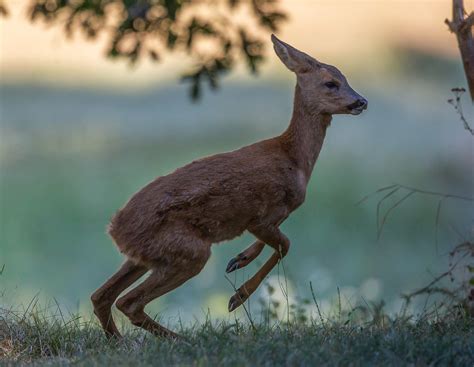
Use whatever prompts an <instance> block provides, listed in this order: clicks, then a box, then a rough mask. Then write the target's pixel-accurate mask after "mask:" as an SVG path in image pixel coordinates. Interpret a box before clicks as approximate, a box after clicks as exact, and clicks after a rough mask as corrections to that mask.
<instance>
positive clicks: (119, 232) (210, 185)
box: [92, 36, 366, 336]
mask: <svg viewBox="0 0 474 367" xmlns="http://www.w3.org/2000/svg"><path fill="white" fill-rule="evenodd" d="M272 41H273V43H274V47H275V51H276V53H277V55H278V56H279V57H280V59H281V60H282V61H283V63H284V64H285V65H286V66H287V67H288V68H289V69H290V70H292V71H294V72H295V73H296V75H297V86H296V91H295V100H294V111H293V117H292V119H291V122H290V125H289V127H288V129H287V130H286V131H285V132H284V133H283V134H281V135H280V136H277V137H275V138H271V139H268V140H264V141H260V142H258V143H255V144H252V145H249V146H246V147H243V148H241V149H238V150H236V151H233V152H228V153H222V154H216V155H213V156H210V157H206V158H203V159H200V160H197V161H194V162H192V163H190V164H188V165H186V166H184V167H182V168H179V169H177V170H176V171H175V172H173V173H171V174H169V175H167V176H163V177H158V178H157V179H155V180H154V181H152V182H151V183H149V184H148V185H146V186H145V187H144V188H143V189H141V190H140V191H138V192H137V193H136V194H135V195H133V196H132V198H131V199H130V200H129V201H128V203H127V204H126V205H125V206H124V207H123V208H122V209H120V210H119V211H118V213H117V214H116V215H115V216H114V218H113V219H112V221H111V224H110V228H109V233H110V235H111V236H112V238H113V239H114V241H115V243H116V244H117V246H118V248H119V250H120V251H121V252H122V253H123V254H124V255H125V256H126V257H127V258H128V259H129V260H128V261H127V262H126V263H125V264H124V265H123V266H122V268H121V269H120V270H119V271H118V273H116V274H115V275H114V276H113V277H112V278H111V279H110V280H109V281H108V282H107V283H105V284H104V285H103V286H102V287H101V288H99V289H98V290H97V291H96V292H95V293H94V294H93V295H92V301H93V303H94V309H95V313H96V315H97V316H98V317H99V320H100V321H101V323H102V326H103V327H104V329H105V331H106V332H107V333H108V334H109V335H116V336H119V335H120V334H119V332H118V330H117V328H116V326H115V324H114V322H113V320H112V317H111V314H110V307H111V305H112V304H113V302H114V301H115V300H116V298H117V297H118V296H119V294H120V293H121V292H122V291H123V290H124V289H125V288H127V287H128V286H129V285H131V284H132V283H133V282H134V281H135V280H137V279H138V278H139V277H141V276H142V275H143V274H144V273H145V272H146V271H147V270H151V271H152V273H151V275H150V276H149V278H147V279H146V280H145V281H144V282H143V283H142V284H140V285H139V286H137V287H136V288H135V289H133V290H132V291H130V292H129V293H127V294H126V295H125V296H123V297H122V298H120V299H119V300H118V301H117V307H118V308H119V309H120V310H121V311H123V312H124V313H125V314H126V315H127V316H128V317H129V318H130V320H131V321H132V323H134V324H135V325H139V326H141V327H143V328H145V329H146V330H148V331H150V332H153V333H155V334H158V335H166V336H176V335H175V334H174V333H172V332H171V331H169V330H167V329H165V328H163V327H162V326H161V325H159V324H157V323H156V322H155V321H153V320H152V319H150V318H149V317H148V316H147V315H146V314H145V313H144V307H145V305H146V304H147V303H148V302H150V301H152V300H153V299H154V298H156V297H159V296H160V295H162V294H164V293H166V292H168V291H170V290H172V289H174V288H176V287H177V286H179V285H181V284H182V283H184V282H185V281H186V280H188V279H190V278H191V277H193V276H194V275H196V274H198V273H199V272H200V271H201V269H202V268H203V267H204V265H205V264H206V262H207V260H208V258H209V256H210V254H211V245H212V244H213V243H217V242H221V241H226V240H230V239H232V238H234V237H236V236H239V235H240V234H242V233H243V232H244V231H246V230H247V231H249V232H250V233H252V234H254V235H255V236H256V237H257V239H258V241H257V242H255V243H254V244H253V245H252V246H250V247H249V248H248V249H247V250H245V251H244V252H242V253H241V254H239V255H238V256H237V257H235V258H234V259H232V260H231V262H230V263H229V265H228V268H227V271H228V272H231V271H234V270H236V269H238V268H241V267H243V266H245V265H247V264H248V263H250V262H251V261H252V260H253V259H254V258H256V257H257V256H258V254H259V253H260V252H261V250H262V249H263V247H264V244H267V245H269V246H271V247H273V248H274V250H275V253H274V255H272V257H271V258H270V259H269V260H268V261H267V263H266V264H265V265H264V266H263V267H262V268H261V269H260V270H259V271H258V272H257V274H256V275H255V276H254V277H253V278H252V279H250V280H249V281H247V282H246V283H245V284H244V285H243V286H242V287H240V289H239V290H238V292H237V293H236V294H235V295H234V296H233V297H232V298H231V300H230V302H229V310H230V311H232V310H234V309H235V308H236V307H238V306H239V305H241V304H242V303H243V302H244V301H245V300H246V299H247V298H248V297H249V296H250V294H251V293H252V292H253V291H255V289H256V288H257V287H258V285H259V284H260V282H261V281H262V280H263V279H264V277H265V276H266V275H267V274H268V273H269V272H270V270H271V269H272V268H273V267H274V266H275V265H276V264H277V262H278V261H279V260H280V259H281V258H282V257H283V256H285V255H286V253H287V252H288V249H289V246H290V241H289V240H288V238H287V237H286V236H285V235H284V234H283V233H281V232H280V230H279V229H278V226H279V225H280V224H281V223H282V222H283V221H284V220H285V219H286V218H287V217H288V215H289V214H290V213H291V212H293V211H294V210H295V209H296V208H298V207H299V206H300V205H301V204H302V203H303V202H304V199H305V193H306V186H307V184H308V181H309V179H310V177H311V172H312V170H313V167H314V165H315V163H316V160H317V158H318V155H319V152H320V150H321V147H322V144H323V141H324V137H325V135H326V129H327V127H328V126H329V125H330V122H331V116H332V115H333V114H336V113H353V114H358V113H360V112H362V109H365V107H366V101H365V100H363V99H362V97H360V96H359V95H358V94H357V93H355V92H354V91H353V90H352V89H351V88H350V87H349V85H348V83H347V80H346V79H345V77H344V76H343V75H342V74H341V73H340V72H339V71H338V70H337V69H336V68H335V67H333V66H330V65H325V64H322V63H320V62H318V61H316V60H315V59H313V58H312V57H310V56H308V55H306V54H304V53H302V52H300V51H298V50H296V49H295V48H293V47H291V46H290V45H288V44H286V43H284V42H282V41H280V40H278V39H277V38H276V37H274V36H272ZM328 82H332V83H333V84H337V86H338V88H337V90H336V89H335V88H334V86H333V85H331V84H330V85H329V86H330V87H328V85H326V84H327V83H328ZM361 101H362V102H363V103H362V102H361Z"/></svg>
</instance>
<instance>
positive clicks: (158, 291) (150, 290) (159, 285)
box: [116, 244, 210, 338]
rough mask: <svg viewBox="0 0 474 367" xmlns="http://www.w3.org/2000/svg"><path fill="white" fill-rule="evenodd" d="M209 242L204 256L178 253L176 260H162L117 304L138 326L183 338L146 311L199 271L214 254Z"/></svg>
mask: <svg viewBox="0 0 474 367" xmlns="http://www.w3.org/2000/svg"><path fill="white" fill-rule="evenodd" d="M206 246H207V249H206V251H205V252H204V253H205V255H204V256H202V255H203V253H202V252H201V254H198V255H197V256H195V257H181V258H176V257H175V258H174V261H173V262H169V261H162V262H161V263H162V264H166V265H163V266H160V267H157V268H155V269H153V270H152V273H151V274H150V276H149V277H148V278H147V279H145V280H144V281H143V283H141V284H139V285H138V286H137V287H135V288H134V289H132V290H131V291H130V292H128V293H127V294H125V295H124V296H122V297H121V298H119V300H118V301H117V303H116V306H117V308H118V309H119V310H120V311H122V312H123V313H124V314H125V315H126V316H127V317H128V318H129V319H130V321H131V322H132V324H133V325H135V326H139V327H141V328H143V329H145V330H147V331H149V332H150V333H152V334H154V335H156V336H164V337H170V338H179V335H177V334H175V333H174V332H172V331H171V330H168V329H167V328H165V327H164V326H161V325H160V324H158V323H157V322H156V321H155V320H153V319H152V318H151V317H150V316H148V315H147V314H146V313H145V311H144V310H145V306H146V305H147V304H148V303H150V302H151V301H153V300H154V299H156V298H158V297H160V296H162V295H164V294H166V293H168V292H170V291H172V290H173V289H175V288H177V287H179V286H180V285H182V284H183V283H185V282H186V281H187V280H189V279H191V278H192V277H194V276H195V275H197V274H198V273H199V272H200V271H201V270H202V268H203V267H204V265H205V264H206V262H207V260H208V258H209V256H210V245H208V244H206Z"/></svg>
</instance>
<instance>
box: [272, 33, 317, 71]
mask: <svg viewBox="0 0 474 367" xmlns="http://www.w3.org/2000/svg"><path fill="white" fill-rule="evenodd" d="M272 42H273V48H274V49H275V53H276V54H277V55H278V57H279V58H280V60H281V61H282V62H283V64H285V65H286V67H287V68H288V69H290V70H291V71H293V72H295V73H305V72H308V71H309V70H311V68H314V67H318V66H319V63H318V61H316V60H315V59H314V58H312V57H311V56H309V55H307V54H305V53H304V52H301V51H300V50H297V49H296V48H294V47H293V46H290V45H289V44H288V43H285V42H283V41H281V40H279V39H278V38H277V37H276V36H275V35H274V34H272Z"/></svg>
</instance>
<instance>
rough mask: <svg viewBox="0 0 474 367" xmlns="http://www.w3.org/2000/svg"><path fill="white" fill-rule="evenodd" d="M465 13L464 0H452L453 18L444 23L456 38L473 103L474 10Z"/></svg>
mask: <svg viewBox="0 0 474 367" xmlns="http://www.w3.org/2000/svg"><path fill="white" fill-rule="evenodd" d="M465 14H466V11H465V9H464V0H453V19H452V20H449V19H446V20H445V23H446V24H447V25H448V27H449V30H450V31H451V32H452V33H454V34H455V35H456V38H457V40H458V47H459V51H460V52H461V59H462V61H463V66H464V72H465V74H466V79H467V84H468V86H469V92H470V95H471V100H472V102H473V103H474V39H473V35H472V28H473V25H474V12H471V14H469V16H467V17H465Z"/></svg>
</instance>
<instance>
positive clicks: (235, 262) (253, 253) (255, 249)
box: [225, 240, 265, 273]
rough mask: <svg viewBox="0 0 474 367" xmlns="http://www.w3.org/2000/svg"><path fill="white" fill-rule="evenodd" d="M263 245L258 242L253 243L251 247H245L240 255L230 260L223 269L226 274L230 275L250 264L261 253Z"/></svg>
mask: <svg viewBox="0 0 474 367" xmlns="http://www.w3.org/2000/svg"><path fill="white" fill-rule="evenodd" d="M264 246H265V243H263V242H262V241H260V240H257V241H255V242H254V243H253V244H252V245H250V246H249V247H247V248H246V249H245V250H244V251H242V252H241V253H240V254H238V255H237V256H235V257H234V258H232V259H231V260H230V261H229V263H228V264H227V268H226V269H225V271H226V273H232V272H233V271H235V270H237V269H240V268H243V267H244V266H247V265H248V264H250V263H251V262H252V261H253V260H255V259H256V258H257V256H258V255H260V253H261V252H262V250H263V248H264Z"/></svg>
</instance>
